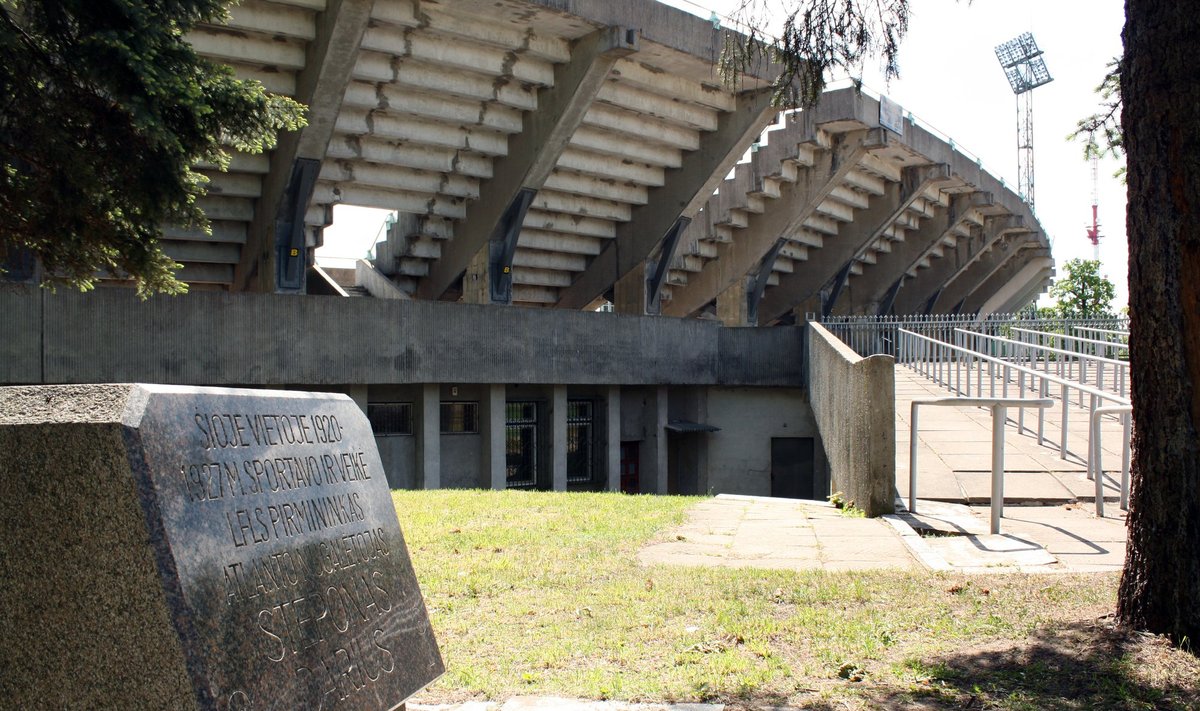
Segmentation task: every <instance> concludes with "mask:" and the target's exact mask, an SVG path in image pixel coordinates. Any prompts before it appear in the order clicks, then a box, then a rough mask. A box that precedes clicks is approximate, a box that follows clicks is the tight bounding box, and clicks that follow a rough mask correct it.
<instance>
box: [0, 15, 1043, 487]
mask: <svg viewBox="0 0 1200 711" xmlns="http://www.w3.org/2000/svg"><path fill="white" fill-rule="evenodd" d="M728 35H729V32H728V30H723V29H720V28H719V27H716V26H715V25H714V23H712V22H710V21H706V20H703V19H700V18H697V17H694V16H692V15H690V14H687V13H684V12H682V11H679V10H676V9H674V8H671V7H668V6H664V5H660V4H658V3H655V2H651V1H650V0H487V1H486V2H485V1H483V0H442V1H440V2H433V1H431V0H425V1H421V0H244V2H243V3H242V4H240V5H239V6H237V7H235V8H234V9H233V14H232V18H231V20H230V22H229V23H228V25H226V26H220V27H204V28H201V29H199V30H197V31H196V32H194V33H193V34H192V35H191V38H190V39H191V41H192V43H193V44H194V46H195V47H196V48H197V49H198V50H199V51H200V52H201V53H202V54H204V55H205V56H207V57H210V58H212V59H213V60H216V61H220V62H224V63H228V64H231V65H232V66H233V67H234V68H235V70H236V71H237V72H238V73H239V74H240V75H243V76H247V77H253V78H256V79H259V80H261V81H262V82H263V83H264V84H265V85H267V86H268V88H270V89H271V90H273V91H276V92H280V93H283V94H287V95H290V96H294V97H296V98H297V99H299V100H300V101H302V102H304V103H306V104H307V105H309V107H310V113H309V125H308V126H307V127H306V128H304V129H303V130H302V131H299V132H297V133H294V134H288V135H285V136H282V137H281V140H280V143H279V145H278V147H277V148H276V149H275V150H274V151H273V152H272V153H271V154H270V155H266V156H248V155H236V156H235V157H234V159H233V161H232V163H231V165H230V167H229V170H228V171H227V172H220V171H217V170H215V169H214V167H212V166H206V167H204V170H205V173H206V175H207V176H208V177H209V179H210V181H211V182H210V186H209V195H208V196H207V197H206V198H204V200H203V202H202V206H203V208H204V210H205V211H206V213H207V215H208V216H209V218H210V219H211V221H212V231H211V234H204V233H199V232H188V231H181V230H176V229H168V230H167V231H166V234H165V248H166V251H167V253H168V254H169V255H171V256H172V257H173V258H175V259H176V260H177V261H178V262H180V263H181V264H182V265H183V269H182V271H181V278H182V279H183V280H184V281H187V282H188V283H189V284H190V285H191V287H192V292H193V293H191V294H189V295H188V296H186V297H179V298H174V299H165V298H161V297H159V298H154V299H151V300H150V301H148V302H146V303H141V302H138V301H137V300H136V298H134V297H133V295H132V293H131V290H129V289H122V288H115V287H114V288H104V289H99V290H97V292H95V293H93V294H86V295H78V294H65V293H59V294H56V295H52V294H49V293H46V292H44V291H42V290H39V289H37V288H36V287H35V286H32V285H29V284H12V285H7V286H0V314H2V315H0V320H3V321H4V326H5V331H6V332H7V333H9V334H13V335H14V337H13V338H9V339H7V341H6V342H5V343H4V344H3V345H0V356H3V366H2V370H0V382H2V383H7V384H17V383H71V382H95V381H124V380H140V381H156V382H180V383H195V384H209V385H240V386H255V387H263V386H266V387H294V388H306V389H334V390H342V391H344V392H347V393H349V394H351V395H352V396H353V397H354V398H355V399H356V400H357V401H358V402H359V403H360V404H361V405H363V406H364V408H366V409H367V410H368V412H369V414H370V415H371V417H372V422H373V424H374V425H375V426H376V428H377V434H378V441H379V444H380V449H381V454H382V455H383V459H384V463H385V465H386V466H387V467H388V470H389V471H388V472H387V474H388V478H389V480H390V481H391V482H392V484H393V485H395V486H410V487H412V486H417V487H422V486H423V487H437V486H484V487H496V488H500V487H505V486H515V487H538V488H550V489H559V490H565V489H569V488H587V489H597V488H611V489H616V488H624V489H626V490H632V491H643V492H651V493H676V492H679V493H703V492H708V491H713V492H733V493H750V494H779V495H805V496H817V497H820V496H823V495H824V494H825V493H827V492H828V488H829V474H828V472H827V471H826V466H825V464H824V462H825V458H824V456H823V454H822V447H821V435H820V432H819V431H818V426H817V424H816V422H815V420H814V418H813V415H812V411H811V408H810V407H809V404H808V399H807V398H808V395H807V389H806V383H805V373H806V364H805V358H806V352H805V348H804V332H803V329H800V328H796V327H794V326H793V325H792V324H796V323H802V322H803V321H804V318H805V314H808V313H820V314H848V313H862V314H885V313H893V312H895V313H949V312H961V313H978V314H980V315H981V316H983V315H986V314H988V313H992V312H1003V311H1010V310H1014V309H1015V308H1017V307H1019V306H1022V305H1024V304H1027V303H1028V302H1030V301H1031V300H1032V299H1033V298H1034V297H1035V296H1036V294H1037V293H1038V292H1039V291H1040V290H1041V289H1043V288H1044V287H1045V285H1046V283H1047V281H1048V279H1049V277H1050V275H1051V274H1052V269H1053V261H1052V259H1051V258H1050V252H1049V244H1048V241H1047V239H1046V236H1045V235H1044V233H1043V232H1042V230H1041V228H1040V226H1039V224H1038V222H1037V220H1036V219H1035V217H1034V215H1033V214H1032V212H1031V211H1030V209H1029V207H1028V206H1027V205H1026V204H1025V203H1024V202H1022V201H1021V199H1020V198H1019V197H1018V196H1017V195H1016V194H1014V193H1013V192H1012V191H1011V190H1009V189H1007V188H1006V187H1004V185H1003V184H1002V183H1001V181H999V180H998V179H997V178H995V177H993V176H991V175H989V174H988V173H987V172H985V171H984V170H982V169H981V167H980V166H979V165H978V164H977V163H976V162H975V161H974V160H973V159H971V158H969V157H968V156H966V155H964V154H962V153H960V152H959V151H957V150H955V148H954V146H953V144H952V143H951V142H949V141H946V140H943V139H942V138H940V137H938V136H936V135H934V134H932V133H930V132H928V131H926V130H925V129H923V128H922V127H920V126H918V125H916V124H915V123H914V122H912V120H911V119H905V118H904V117H903V116H902V115H900V114H899V112H897V111H896V110H895V109H896V107H894V106H892V105H889V104H888V102H886V100H883V101H881V100H878V99H875V98H873V97H870V96H867V95H865V94H860V93H856V92H855V91H853V90H849V89H847V90H840V91H834V92H829V93H827V94H826V95H825V96H824V97H823V98H822V100H821V102H820V104H819V105H817V106H816V107H814V108H812V109H808V110H803V111H790V112H782V113H781V112H779V111H778V110H777V109H775V108H773V107H772V105H771V97H772V90H771V81H772V79H773V78H774V75H773V73H772V72H773V71H774V67H772V66H769V65H764V66H762V67H761V68H760V70H758V71H749V72H744V73H742V74H741V75H740V76H739V77H738V79H737V80H736V82H734V83H732V84H730V83H726V82H724V81H722V79H721V76H720V72H719V71H718V68H717V66H716V59H717V57H718V56H719V55H720V53H721V51H722V48H723V45H724V42H725V41H726V38H727V37H728ZM337 204H343V205H359V206H368V207H380V208H386V209H389V210H394V211H396V215H397V218H396V219H395V220H394V222H393V224H391V226H390V227H389V229H388V230H387V234H386V238H385V239H384V240H383V241H381V242H380V243H379V244H378V245H377V246H376V249H375V254H374V258H373V260H371V261H369V262H368V261H363V262H360V263H359V264H358V266H357V268H356V269H355V270H345V271H344V272H339V271H338V270H328V271H326V270H322V269H320V268H317V267H316V266H315V265H314V263H313V251H314V250H315V249H316V248H317V247H318V246H320V245H321V243H322V230H323V229H324V228H325V227H326V226H328V225H329V224H330V223H331V221H332V217H333V206H334V205H337ZM210 292H211V293H210ZM357 295H365V296H367V297H374V298H339V297H350V296H357ZM436 302H444V303H436ZM605 303H611V304H612V308H613V310H614V311H615V312H616V313H595V312H594V311H595V309H596V308H597V307H598V306H600V305H602V304H605ZM758 325H761V326H762V327H757V328H752V327H754V326H758ZM768 326H776V327H775V328H768ZM622 478H624V481H622Z"/></svg>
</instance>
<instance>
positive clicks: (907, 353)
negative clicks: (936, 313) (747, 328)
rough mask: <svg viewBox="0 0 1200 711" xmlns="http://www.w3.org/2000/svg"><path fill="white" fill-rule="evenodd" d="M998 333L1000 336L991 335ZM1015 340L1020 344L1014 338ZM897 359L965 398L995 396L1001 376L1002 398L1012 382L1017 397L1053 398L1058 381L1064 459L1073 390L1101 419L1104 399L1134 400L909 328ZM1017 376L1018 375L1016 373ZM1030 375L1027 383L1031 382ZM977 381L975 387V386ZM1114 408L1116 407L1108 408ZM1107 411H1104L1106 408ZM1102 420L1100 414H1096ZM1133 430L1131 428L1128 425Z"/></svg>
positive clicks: (1021, 425) (901, 334)
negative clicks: (1100, 411) (1088, 403)
mask: <svg viewBox="0 0 1200 711" xmlns="http://www.w3.org/2000/svg"><path fill="white" fill-rule="evenodd" d="M960 332H961V333H965V334H970V335H972V336H983V335H986V334H978V333H972V332H967V331H961V330H960ZM992 338H996V337H992ZM1005 340H1009V341H1010V342H1012V343H1019V342H1016V341H1011V339H1005ZM896 362H897V363H902V364H905V365H908V366H909V367H910V368H912V369H914V370H915V371H916V372H918V373H920V374H921V375H924V376H926V377H928V378H930V379H932V380H933V381H934V382H936V383H938V384H940V385H943V386H944V387H947V388H949V389H951V390H953V391H954V392H956V393H958V394H959V395H960V396H962V397H966V398H972V397H975V398H977V399H978V398H984V397H986V398H989V399H994V398H996V389H997V388H996V381H997V379H999V380H1000V381H1001V386H1000V390H1001V399H1004V400H1007V399H1008V388H1009V383H1015V385H1016V387H1017V392H1018V393H1019V394H1020V398H1017V399H1018V400H1022V399H1024V400H1028V399H1029V398H1026V397H1025V396H1026V394H1028V393H1029V392H1031V391H1032V392H1036V393H1037V399H1038V400H1047V399H1050V393H1049V390H1050V385H1051V384H1054V385H1058V386H1059V397H1058V400H1059V401H1060V402H1062V415H1061V418H1062V419H1061V421H1060V423H1059V443H1058V450H1059V456H1060V457H1061V458H1063V459H1066V458H1067V455H1068V451H1069V450H1068V448H1067V435H1068V433H1069V431H1070V401H1071V394H1072V392H1075V391H1077V392H1079V393H1080V398H1082V397H1083V395H1087V396H1089V397H1090V402H1091V407H1090V413H1091V416H1092V417H1093V418H1098V416H1097V415H1095V412H1096V411H1097V410H1105V408H1103V407H1101V404H1102V403H1104V402H1108V403H1112V406H1121V407H1128V406H1129V405H1130V402H1129V400H1128V399H1127V398H1125V397H1122V396H1120V395H1116V394H1114V393H1111V392H1107V391H1104V390H1100V389H1098V388H1094V387H1092V386H1089V385H1086V384H1084V383H1079V382H1076V381H1074V380H1071V379H1069V378H1066V377H1060V376H1059V375H1057V374H1051V373H1049V372H1046V371H1040V370H1037V369H1035V368H1031V367H1028V366H1025V365H1021V364H1020V363H1017V362H1013V361H1010V360H1006V359H1004V358H1002V357H998V356H995V355H991V354H988V353H983V352H980V351H976V350H972V349H970V348H967V347H965V346H963V345H957V344H954V343H948V342H946V341H942V340H938V339H935V338H930V337H929V336H925V335H922V334H919V333H915V332H913V331H909V330H907V329H904V328H900V329H898V331H897V354H896ZM1014 375H1015V376H1016V378H1015V380H1014V377H1013V376H1014ZM985 377H987V378H988V380H989V383H988V386H987V389H988V391H989V392H988V394H987V395H985V394H984V388H985V386H984V378H985ZM1026 379H1028V386H1027V384H1026ZM972 381H974V387H972ZM1107 412H1109V413H1113V412H1115V411H1113V410H1107ZM1045 413H1046V408H1043V407H1038V425H1037V438H1038V444H1039V445H1043V444H1044V443H1045V425H1046V416H1045ZM1102 414H1104V413H1102ZM1128 417H1130V415H1129V414H1128V413H1125V414H1123V418H1128ZM1097 421H1098V419H1097ZM1025 429H1026V428H1025V415H1024V410H1023V409H1022V410H1021V412H1020V414H1019V416H1018V420H1017V430H1018V432H1020V433H1024V432H1025ZM1094 429H1095V428H1091V427H1089V430H1088V456H1087V458H1086V459H1083V461H1084V462H1085V463H1087V465H1088V478H1089V479H1092V478H1093V462H1095V463H1096V466H1099V464H1098V462H1099V459H1098V458H1097V457H1096V456H1095V452H1096V447H1097V446H1098V436H1097V435H1096V433H1095V431H1094ZM1127 429H1128V428H1127ZM1124 452H1125V454H1124V459H1128V456H1129V437H1128V436H1127V437H1126V438H1125V442H1124ZM1095 479H1096V481H1097V482H1098V483H1097V487H1098V490H1099V487H1100V486H1101V484H1102V481H1101V480H1102V479H1103V474H1102V472H1101V473H1100V476H1098V477H1095ZM1126 484H1127V481H1123V483H1122V499H1123V500H1125V498H1126V497H1127V493H1126V491H1127V486H1126ZM1097 511H1098V512H1101V513H1102V511H1103V501H1102V497H1101V500H1100V501H1099V502H1098V505H1097ZM1101 513H1098V515H1101Z"/></svg>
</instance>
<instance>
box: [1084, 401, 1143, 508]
mask: <svg viewBox="0 0 1200 711" xmlns="http://www.w3.org/2000/svg"><path fill="white" fill-rule="evenodd" d="M1103 415H1121V428H1122V430H1121V434H1122V436H1123V437H1124V438H1125V446H1124V447H1123V448H1122V449H1121V500H1120V506H1121V510H1122V511H1128V510H1129V454H1130V452H1129V440H1130V436H1131V435H1132V434H1133V431H1132V426H1131V425H1132V420H1133V408H1132V407H1130V406H1129V405H1117V406H1113V407H1098V408H1096V409H1095V410H1092V420H1091V436H1090V437H1089V438H1088V446H1089V448H1090V450H1091V451H1090V453H1089V454H1088V478H1089V479H1092V480H1093V481H1095V482H1096V516H1097V517H1098V518H1099V517H1103V516H1104V466H1103V465H1104V450H1103V448H1101V446H1100V418H1101V417H1102V416H1103Z"/></svg>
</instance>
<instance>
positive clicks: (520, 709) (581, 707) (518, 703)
mask: <svg viewBox="0 0 1200 711" xmlns="http://www.w3.org/2000/svg"><path fill="white" fill-rule="evenodd" d="M724 708H725V704H631V703H626V702H623V701H590V700H587V699H562V698H558V697H555V696H517V697H514V698H511V699H509V700H508V701H504V702H496V701H468V702H467V703H465V704H422V703H419V702H410V703H409V704H407V711H721V709H724Z"/></svg>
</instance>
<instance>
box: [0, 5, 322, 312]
mask: <svg viewBox="0 0 1200 711" xmlns="http://www.w3.org/2000/svg"><path fill="white" fill-rule="evenodd" d="M227 4H228V0H146V1H141V0H0V86H4V87H6V89H5V92H4V96H3V98H2V99H0V166H2V168H0V256H2V255H4V254H5V253H11V252H12V251H13V250H19V249H27V250H29V251H30V252H32V253H33V254H35V255H36V256H37V257H38V258H40V259H41V261H42V263H43V265H44V267H45V269H46V272H47V278H48V280H49V281H50V283H51V284H53V283H61V284H68V285H71V286H74V287H78V288H80V289H89V288H91V287H92V286H93V285H94V283H95V281H96V280H97V279H98V278H99V277H100V276H102V275H103V274H102V273H104V272H107V273H109V274H113V275H117V276H128V277H131V278H132V279H134V281H135V282H136V284H137V287H138V292H139V294H141V295H143V296H145V295H147V294H150V293H155V292H166V293H178V292H182V291H185V290H186V287H185V285H183V284H182V283H181V282H179V281H178V280H177V279H176V278H175V277H174V275H173V273H172V270H173V269H176V268H178V265H176V264H174V263H173V261H172V260H171V259H169V258H168V257H167V256H166V255H164V254H163V252H162V249H161V246H160V244H159V237H160V230H161V229H162V228H163V227H164V226H166V225H178V226H181V227H188V228H199V229H205V230H206V229H207V227H208V226H207V222H206V220H205V218H204V215H203V214H202V212H201V211H200V210H199V208H198V207H197V205H196V200H197V198H198V197H200V196H202V195H203V194H204V191H205V188H204V183H205V180H204V177H203V176H202V175H200V174H199V173H197V172H195V171H194V170H193V169H192V168H193V166H194V165H196V164H197V163H198V162H201V161H204V162H207V163H211V164H215V165H217V166H220V167H224V166H226V165H227V164H228V161H229V155H228V153H227V152H226V150H225V147H226V146H229V147H233V148H236V149H238V150H242V151H247V152H261V151H263V150H267V149H270V148H272V147H273V146H274V143H275V133H276V132H277V131H279V130H281V129H286V130H295V129H297V128H300V127H301V126H303V125H304V117H303V112H304V108H303V107H302V106H301V105H300V104H298V103H296V102H295V101H293V100H291V99H289V98H286V97H281V96H277V95H273V94H269V93H267V92H266V91H265V90H264V89H263V87H262V85H261V84H259V83H258V82H254V81H241V80H238V79H236V78H235V77H234V76H233V72H232V70H231V69H229V68H228V67H224V66H217V65H214V64H212V63H210V62H208V61H207V60H204V59H203V58H201V57H199V56H197V55H196V53H195V51H194V50H193V49H192V47H191V45H189V44H188V42H187V41H186V40H185V35H186V34H187V33H188V31H189V30H191V29H192V28H193V27H194V26H196V24H197V23H200V22H210V21H220V20H221V19H223V18H224V17H225V9H226V5H227Z"/></svg>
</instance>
